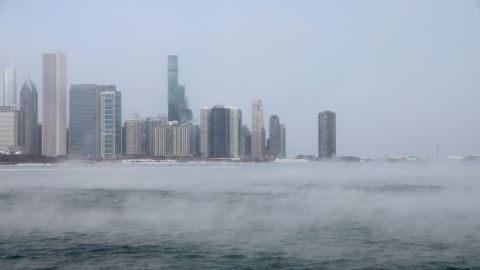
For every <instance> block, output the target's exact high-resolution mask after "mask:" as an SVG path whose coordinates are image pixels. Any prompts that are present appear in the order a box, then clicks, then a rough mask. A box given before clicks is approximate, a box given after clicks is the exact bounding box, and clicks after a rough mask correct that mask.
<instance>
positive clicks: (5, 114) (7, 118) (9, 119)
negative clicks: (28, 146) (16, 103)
mask: <svg viewBox="0 0 480 270" xmlns="http://www.w3.org/2000/svg"><path fill="white" fill-rule="evenodd" d="M17 147H18V111H15V110H14V109H13V107H12V106H0V151H2V152H3V151H5V152H10V151H16V150H14V149H16V148H17Z"/></svg>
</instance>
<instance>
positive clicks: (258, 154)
mask: <svg viewBox="0 0 480 270" xmlns="http://www.w3.org/2000/svg"><path fill="white" fill-rule="evenodd" d="M264 154H265V127H264V118H263V103H262V101H261V100H257V99H255V100H254V101H253V104H252V159H253V160H263V159H264Z"/></svg>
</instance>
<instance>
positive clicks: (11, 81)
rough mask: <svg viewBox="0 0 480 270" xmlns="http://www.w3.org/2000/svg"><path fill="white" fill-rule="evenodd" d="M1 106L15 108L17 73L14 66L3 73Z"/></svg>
mask: <svg viewBox="0 0 480 270" xmlns="http://www.w3.org/2000/svg"><path fill="white" fill-rule="evenodd" d="M3 106H11V107H13V108H14V109H16V108H17V73H16V71H15V69H14V68H11V69H6V70H5V71H4V73H3Z"/></svg>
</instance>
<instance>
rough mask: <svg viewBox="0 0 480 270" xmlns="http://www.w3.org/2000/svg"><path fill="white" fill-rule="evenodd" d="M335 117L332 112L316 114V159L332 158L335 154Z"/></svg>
mask: <svg viewBox="0 0 480 270" xmlns="http://www.w3.org/2000/svg"><path fill="white" fill-rule="evenodd" d="M336 136H337V135H336V116H335V113H334V112H331V111H324V112H321V113H319V114H318V158H320V159H329V158H334V157H335V155H336V152H337V142H336Z"/></svg>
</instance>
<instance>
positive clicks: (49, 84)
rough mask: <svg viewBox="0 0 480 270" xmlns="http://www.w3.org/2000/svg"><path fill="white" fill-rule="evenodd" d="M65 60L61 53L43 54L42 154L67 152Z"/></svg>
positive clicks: (55, 154)
mask: <svg viewBox="0 0 480 270" xmlns="http://www.w3.org/2000/svg"><path fill="white" fill-rule="evenodd" d="M66 73H67V60H66V56H65V55H64V54H63V53H60V52H56V53H47V54H44V55H43V126H42V154H43V155H44V156H47V157H56V156H65V155H66V154H67V142H66V141H67V134H66V132H67V130H66V120H67V74H66Z"/></svg>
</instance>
